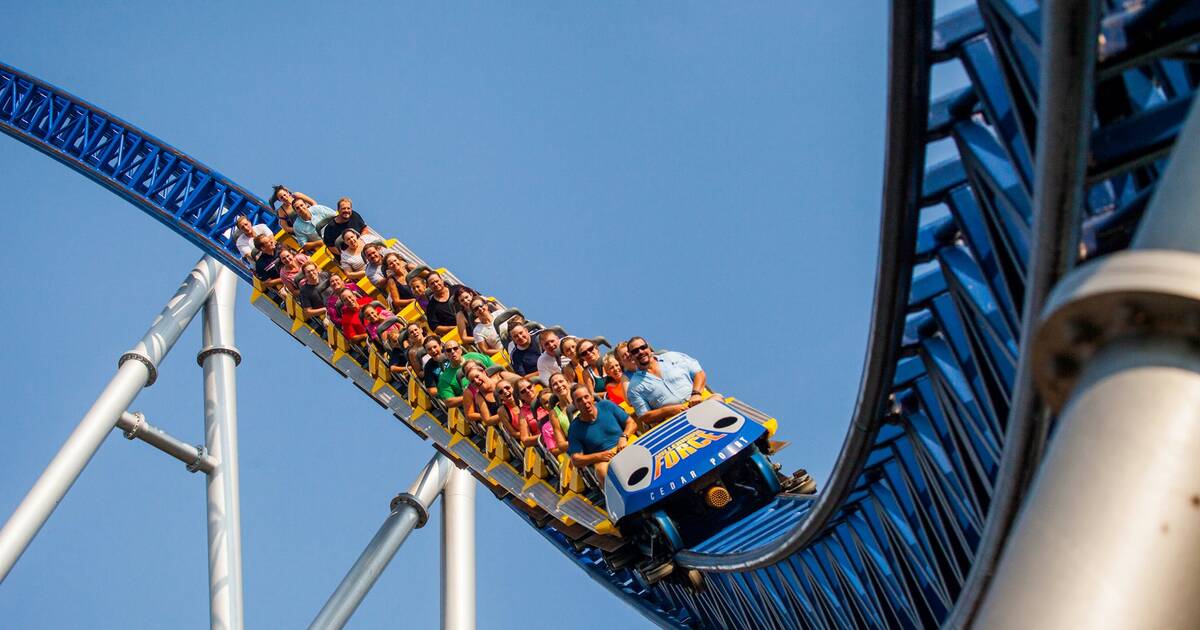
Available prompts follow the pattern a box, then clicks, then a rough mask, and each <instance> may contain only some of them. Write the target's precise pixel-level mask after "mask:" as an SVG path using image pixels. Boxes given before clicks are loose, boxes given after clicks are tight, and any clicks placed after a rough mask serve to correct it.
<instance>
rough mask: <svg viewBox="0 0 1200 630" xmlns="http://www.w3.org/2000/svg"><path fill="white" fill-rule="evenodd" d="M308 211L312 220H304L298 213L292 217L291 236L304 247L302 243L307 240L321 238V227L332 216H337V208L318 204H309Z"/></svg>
mask: <svg viewBox="0 0 1200 630" xmlns="http://www.w3.org/2000/svg"><path fill="white" fill-rule="evenodd" d="M308 211H309V212H310V213H312V221H305V220H304V219H301V218H300V215H296V216H294V217H292V218H293V219H294V220H293V221H292V236H294V237H295V238H296V242H297V243H299V244H300V246H301V247H304V244H305V243H307V242H309V241H319V240H321V233H320V232H321V228H322V227H324V226H325V223H326V222H328V221H329V220H330V219H332V218H333V217H335V216H337V210H334V209H333V208H330V207H328V206H322V205H320V204H316V205H311V206H309V207H308Z"/></svg>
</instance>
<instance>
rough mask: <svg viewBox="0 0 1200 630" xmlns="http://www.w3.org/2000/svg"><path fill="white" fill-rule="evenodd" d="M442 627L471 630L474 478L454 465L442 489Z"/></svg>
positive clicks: (473, 588)
mask: <svg viewBox="0 0 1200 630" xmlns="http://www.w3.org/2000/svg"><path fill="white" fill-rule="evenodd" d="M442 630H475V479H474V478H473V477H472V476H471V473H469V472H467V471H465V470H461V469H458V468H455V469H454V470H453V471H451V473H450V479H449V480H448V481H447V483H446V488H445V489H444V490H442Z"/></svg>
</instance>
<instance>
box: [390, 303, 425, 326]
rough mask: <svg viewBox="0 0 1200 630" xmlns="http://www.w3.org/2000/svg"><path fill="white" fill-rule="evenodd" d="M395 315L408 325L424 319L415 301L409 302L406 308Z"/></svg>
mask: <svg viewBox="0 0 1200 630" xmlns="http://www.w3.org/2000/svg"><path fill="white" fill-rule="evenodd" d="M397 315H398V316H399V317H400V319H403V320H404V321H406V322H409V323H411V322H419V321H421V320H422V319H424V318H425V313H423V312H421V305H420V304H417V302H416V300H413V301H412V302H409V303H408V306H405V307H404V308H402V309H400V312H399V313H397Z"/></svg>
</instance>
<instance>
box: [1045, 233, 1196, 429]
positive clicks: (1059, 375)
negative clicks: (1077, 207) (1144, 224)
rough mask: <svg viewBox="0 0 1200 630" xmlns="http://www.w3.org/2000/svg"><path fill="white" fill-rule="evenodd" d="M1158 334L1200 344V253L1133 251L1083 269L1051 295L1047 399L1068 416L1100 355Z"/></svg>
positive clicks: (1047, 326) (1047, 331)
mask: <svg viewBox="0 0 1200 630" xmlns="http://www.w3.org/2000/svg"><path fill="white" fill-rule="evenodd" d="M1152 335H1153V336H1168V337H1177V338H1179V339H1180V341H1186V342H1187V343H1189V344H1192V345H1193V346H1197V345H1200V254H1195V253H1191V252H1183V251H1173V250H1129V251H1123V252H1117V253H1114V254H1110V255H1108V256H1105V257H1103V258H1099V259H1097V260H1096V261H1095V262H1092V263H1090V264H1087V265H1084V266H1082V267H1079V268H1078V269H1076V270H1075V271H1073V272H1071V273H1070V274H1068V275H1067V276H1066V277H1065V278H1063V279H1062V281H1061V282H1059V284H1058V286H1056V287H1055V288H1054V291H1053V292H1052V293H1051V294H1050V297H1049V299H1047V301H1046V308H1045V310H1044V311H1043V312H1042V316H1041V322H1040V323H1039V325H1038V329H1037V333H1036V334H1035V335H1034V339H1033V372H1034V380H1035V381H1036V382H1037V384H1038V390H1039V391H1040V392H1041V395H1042V399H1043V400H1045V401H1046V404H1047V405H1049V406H1050V407H1051V408H1052V409H1054V410H1055V411H1058V410H1061V409H1062V407H1063V406H1064V405H1065V404H1066V402H1067V400H1068V398H1069V396H1070V394H1071V390H1072V389H1074V387H1075V382H1076V381H1077V380H1078V378H1079V375H1080V374H1081V373H1082V372H1083V366H1084V365H1085V364H1086V363H1087V362H1088V361H1089V360H1090V359H1091V358H1092V356H1093V355H1095V353H1096V352H1097V351H1098V350H1099V349H1100V348H1102V347H1104V346H1105V345H1107V344H1108V343H1110V342H1112V341H1113V340H1115V339H1118V338H1122V337H1131V336H1152Z"/></svg>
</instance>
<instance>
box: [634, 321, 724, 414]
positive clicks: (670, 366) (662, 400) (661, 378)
mask: <svg viewBox="0 0 1200 630" xmlns="http://www.w3.org/2000/svg"><path fill="white" fill-rule="evenodd" d="M627 344H628V345H627V347H628V348H629V356H630V357H632V358H633V362H634V363H635V364H636V366H637V371H636V372H634V373H633V374H631V375H630V376H629V384H628V386H627V387H626V395H625V397H626V400H627V402H629V404H630V406H632V407H633V412H634V414H636V415H637V419H638V420H640V421H642V422H644V423H646V425H648V426H654V425H656V424H658V423H660V422H662V421H663V420H666V419H668V418H670V417H672V416H674V415H675V414H678V413H679V412H681V411H683V410H684V409H687V408H688V407H691V406H692V405H694V404H696V403H698V402H700V400H701V398H700V394H701V392H703V391H704V385H705V384H706V383H707V382H708V378H707V377H706V376H705V375H704V370H703V369H702V368H701V367H700V362H699V361H696V360H695V359H693V358H692V357H689V356H688V355H686V354H684V353H682V352H664V353H662V354H661V355H658V356H655V355H654V353H653V352H652V351H651V350H650V344H648V343H646V340H645V339H643V338H641V337H633V338H631V339H630V340H629V341H628V342H627Z"/></svg>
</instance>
